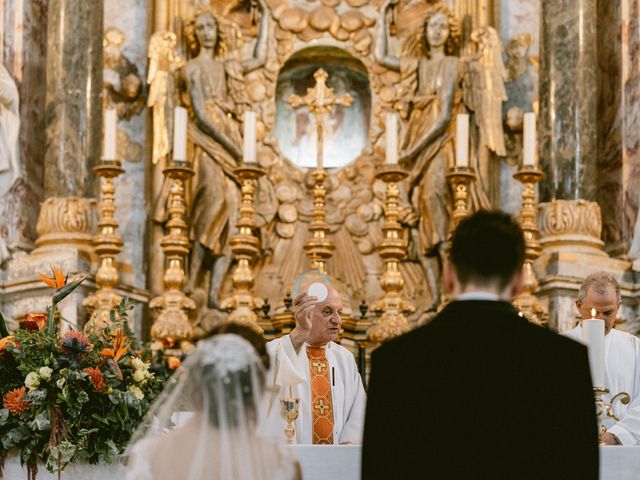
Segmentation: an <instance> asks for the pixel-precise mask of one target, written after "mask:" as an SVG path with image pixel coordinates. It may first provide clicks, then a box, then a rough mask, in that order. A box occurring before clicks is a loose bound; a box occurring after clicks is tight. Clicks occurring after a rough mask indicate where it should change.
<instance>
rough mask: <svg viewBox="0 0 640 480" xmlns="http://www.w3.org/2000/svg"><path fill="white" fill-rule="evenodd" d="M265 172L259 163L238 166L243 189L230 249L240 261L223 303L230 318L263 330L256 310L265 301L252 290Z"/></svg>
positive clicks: (232, 320)
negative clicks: (258, 190)
mask: <svg viewBox="0 0 640 480" xmlns="http://www.w3.org/2000/svg"><path fill="white" fill-rule="evenodd" d="M264 174H265V172H264V170H263V169H262V168H260V167H259V166H258V165H256V164H250V163H245V164H243V165H242V166H240V167H238V168H237V169H236V175H237V176H238V179H239V180H240V185H241V191H242V204H241V206H240V219H239V220H238V233H237V234H236V235H234V236H233V237H232V238H231V251H232V252H233V254H234V255H235V257H236V259H237V261H238V263H237V265H236V268H235V271H234V272H233V276H232V281H233V294H232V295H231V296H230V297H229V298H227V299H225V300H224V301H223V302H222V305H221V306H222V308H223V309H225V310H230V311H231V313H230V315H229V319H228V320H229V321H231V322H236V323H243V324H247V325H250V326H251V327H253V328H255V329H256V330H258V331H260V332H261V333H262V328H261V327H260V326H259V324H258V316H257V315H256V309H258V308H260V307H261V306H262V304H263V303H264V300H262V299H261V298H257V297H254V296H253V294H252V293H251V290H252V288H253V282H254V273H253V262H254V261H255V259H256V257H257V256H258V253H259V251H260V239H259V238H258V237H256V236H255V235H254V233H253V232H254V230H255V228H256V225H255V222H254V220H253V216H254V215H255V213H256V207H255V204H254V198H255V193H256V186H257V184H258V179H259V178H260V177H261V176H262V175H264Z"/></svg>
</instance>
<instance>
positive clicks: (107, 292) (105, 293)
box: [82, 160, 124, 333]
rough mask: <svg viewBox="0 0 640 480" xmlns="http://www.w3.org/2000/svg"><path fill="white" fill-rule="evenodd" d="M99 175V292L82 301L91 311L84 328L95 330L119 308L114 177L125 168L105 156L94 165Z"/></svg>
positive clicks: (96, 240)
mask: <svg viewBox="0 0 640 480" xmlns="http://www.w3.org/2000/svg"><path fill="white" fill-rule="evenodd" d="M93 171H94V173H95V174H96V175H97V176H98V177H99V178H100V206H99V207H100V220H99V221H98V228H99V233H98V234H97V235H96V236H95V237H93V245H94V249H95V252H96V255H98V258H99V266H98V270H97V272H96V285H97V290H96V292H95V293H94V294H93V295H91V296H89V297H87V298H85V299H84V300H83V302H82V305H83V306H84V307H85V308H86V309H87V311H88V312H90V318H89V321H88V322H87V324H86V325H85V327H84V330H85V332H89V333H95V332H99V331H101V330H103V329H104V328H105V327H108V326H109V325H110V324H111V318H110V312H111V310H112V309H114V308H116V307H117V306H118V305H119V304H120V301H121V300H122V297H121V296H120V295H118V294H117V293H116V292H115V291H114V288H115V287H116V285H117V284H118V279H119V275H118V269H117V268H116V260H115V257H116V255H118V254H119V253H120V252H121V251H122V239H121V238H120V236H119V235H118V234H117V233H116V230H117V229H118V222H117V221H116V219H115V213H116V204H115V194H116V187H115V184H114V180H115V179H116V178H117V177H118V176H119V175H121V174H122V173H123V172H124V170H123V168H122V166H121V164H120V162H119V161H117V160H102V161H101V162H100V163H99V164H98V165H96V166H95V167H94V168H93Z"/></svg>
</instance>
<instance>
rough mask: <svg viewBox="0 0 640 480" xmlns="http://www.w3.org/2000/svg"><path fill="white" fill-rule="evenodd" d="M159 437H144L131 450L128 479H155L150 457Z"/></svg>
mask: <svg viewBox="0 0 640 480" xmlns="http://www.w3.org/2000/svg"><path fill="white" fill-rule="evenodd" d="M157 442H158V439H156V438H143V439H142V440H140V441H139V442H136V443H134V444H133V445H132V446H131V450H130V451H129V461H128V463H127V476H126V480H153V472H152V471H151V464H150V458H151V453H152V452H153V450H154V448H155V447H156V444H157Z"/></svg>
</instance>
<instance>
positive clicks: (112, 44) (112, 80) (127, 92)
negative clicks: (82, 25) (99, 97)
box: [102, 28, 145, 120]
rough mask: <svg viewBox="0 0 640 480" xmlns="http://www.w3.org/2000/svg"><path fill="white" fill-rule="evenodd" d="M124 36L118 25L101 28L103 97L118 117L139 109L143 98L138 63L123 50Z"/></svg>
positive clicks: (127, 116) (123, 116)
mask: <svg viewBox="0 0 640 480" xmlns="http://www.w3.org/2000/svg"><path fill="white" fill-rule="evenodd" d="M124 40H125V38H124V34H123V33H122V32H121V31H120V30H118V29H117V28H107V29H106V30H105V32H104V40H103V42H102V44H103V55H104V70H103V76H104V89H105V92H106V95H105V96H104V100H105V106H107V107H110V106H113V107H115V108H116V110H117V112H118V117H120V118H122V119H124V120H129V119H130V118H131V117H133V116H134V115H138V114H139V113H140V112H141V111H142V109H143V108H144V103H145V101H144V92H143V83H142V78H140V75H139V74H138V67H136V65H135V64H134V63H133V62H131V60H129V59H128V58H127V57H126V56H125V55H124V54H123V53H122V45H123V44H124Z"/></svg>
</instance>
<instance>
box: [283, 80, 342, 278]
mask: <svg viewBox="0 0 640 480" xmlns="http://www.w3.org/2000/svg"><path fill="white" fill-rule="evenodd" d="M313 77H314V78H315V79H316V84H315V86H314V87H313V88H308V89H307V94H306V95H305V96H304V97H301V96H299V95H291V96H290V97H289V105H291V108H300V107H303V106H304V107H307V108H308V109H309V111H310V112H311V113H312V114H313V115H314V116H315V118H316V132H317V153H318V155H317V163H316V169H315V170H314V172H313V178H314V180H315V187H314V189H313V210H312V211H311V219H312V220H311V224H310V225H309V231H310V232H311V238H310V239H308V240H307V241H306V242H305V244H304V249H305V250H306V251H307V257H309V260H310V261H311V268H313V269H317V270H319V271H321V272H322V273H325V274H326V273H327V260H329V259H330V258H331V256H332V255H333V250H334V249H335V246H334V245H333V242H331V240H329V238H328V235H329V225H327V222H326V216H327V210H326V208H325V197H326V195H327V191H326V189H325V188H324V181H325V179H326V178H327V172H326V171H325V169H324V168H323V165H322V157H323V151H324V148H323V147H324V124H323V122H324V116H325V115H326V114H327V113H329V112H331V110H332V109H333V107H335V106H336V105H342V106H344V107H350V106H351V104H353V97H352V96H351V95H349V93H348V92H345V93H344V95H341V96H340V97H336V95H335V94H334V93H333V88H329V87H328V86H327V78H329V74H328V73H327V72H325V71H324V70H323V69H319V70H317V71H316V73H314V74H313Z"/></svg>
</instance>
